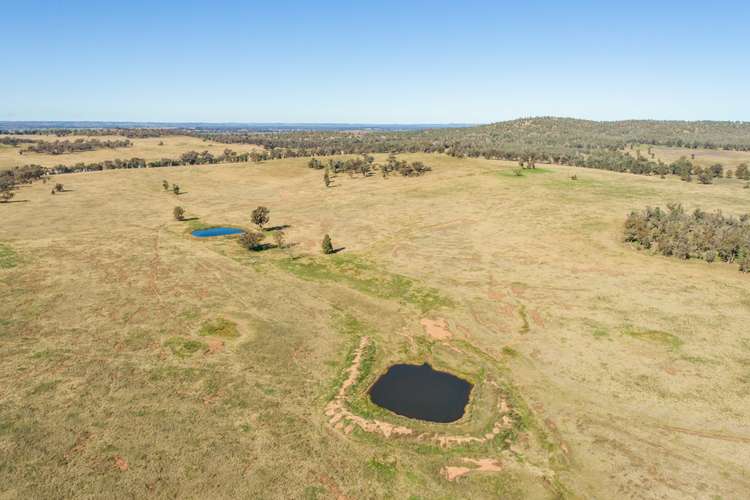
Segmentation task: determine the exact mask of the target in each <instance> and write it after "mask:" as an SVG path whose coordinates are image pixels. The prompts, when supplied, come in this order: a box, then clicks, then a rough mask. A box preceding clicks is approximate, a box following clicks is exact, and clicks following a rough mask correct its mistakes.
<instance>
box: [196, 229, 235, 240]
mask: <svg viewBox="0 0 750 500" xmlns="http://www.w3.org/2000/svg"><path fill="white" fill-rule="evenodd" d="M240 233H244V231H243V230H242V229H237V228H236V227H212V228H210V229H198V230H196V231H193V232H192V233H191V234H192V235H193V236H195V237H196V238H210V237H211V236H226V235H228V234H240Z"/></svg>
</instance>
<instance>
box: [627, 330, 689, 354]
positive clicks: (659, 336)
mask: <svg viewBox="0 0 750 500" xmlns="http://www.w3.org/2000/svg"><path fill="white" fill-rule="evenodd" d="M622 333H624V334H625V335H628V336H630V337H633V338H636V339H640V340H645V341H647V342H652V343H655V344H661V345H663V346H666V347H669V348H670V349H678V348H679V347H680V346H681V345H682V344H683V342H682V339H680V338H679V337H678V336H676V335H673V334H671V333H669V332H664V331H661V330H640V329H637V328H632V327H628V328H626V329H625V330H623V332H622Z"/></svg>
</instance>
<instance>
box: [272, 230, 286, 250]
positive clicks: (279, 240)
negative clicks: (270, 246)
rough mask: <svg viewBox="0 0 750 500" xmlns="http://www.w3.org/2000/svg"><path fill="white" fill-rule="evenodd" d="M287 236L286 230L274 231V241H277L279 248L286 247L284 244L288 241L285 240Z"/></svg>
mask: <svg viewBox="0 0 750 500" xmlns="http://www.w3.org/2000/svg"><path fill="white" fill-rule="evenodd" d="M285 238H286V235H285V234H284V231H276V232H275V233H273V242H274V243H276V247H277V248H284V244H285V243H286V242H285V241H284V240H285Z"/></svg>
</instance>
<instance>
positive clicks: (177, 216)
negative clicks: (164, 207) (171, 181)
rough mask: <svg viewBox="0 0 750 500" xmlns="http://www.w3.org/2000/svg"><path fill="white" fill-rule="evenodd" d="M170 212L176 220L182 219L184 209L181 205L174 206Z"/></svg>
mask: <svg viewBox="0 0 750 500" xmlns="http://www.w3.org/2000/svg"><path fill="white" fill-rule="evenodd" d="M172 213H173V214H174V218H175V219H177V220H182V219H184V218H185V209H184V208H182V207H174V210H173V211H172Z"/></svg>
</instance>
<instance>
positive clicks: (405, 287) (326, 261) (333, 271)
mask: <svg viewBox="0 0 750 500" xmlns="http://www.w3.org/2000/svg"><path fill="white" fill-rule="evenodd" d="M276 263H277V265H278V266H279V267H281V268H282V269H284V270H285V271H288V272H291V273H292V274H294V275H296V276H298V277H300V278H302V279H305V280H310V281H330V282H336V283H341V284H344V285H346V286H349V287H351V288H354V289H355V290H358V291H360V292H362V293H365V294H367V295H372V296H375V297H379V298H383V299H395V300H399V301H400V302H404V303H408V304H412V305H414V306H416V307H417V308H419V309H420V310H421V311H422V312H427V311H430V310H433V309H437V308H439V307H450V306H452V305H453V303H452V301H451V300H450V299H449V298H447V297H445V296H443V295H441V294H440V292H439V291H438V290H436V289H435V288H430V287H424V286H421V285H419V284H418V283H417V282H415V281H414V280H413V279H411V278H408V277H406V276H403V275H401V274H394V273H389V272H386V271H383V270H380V269H377V268H376V267H375V266H374V264H372V263H370V262H368V261H366V260H364V259H362V258H361V257H357V256H354V255H351V254H349V255H332V256H326V257H308V258H300V259H282V260H278V261H276Z"/></svg>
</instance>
